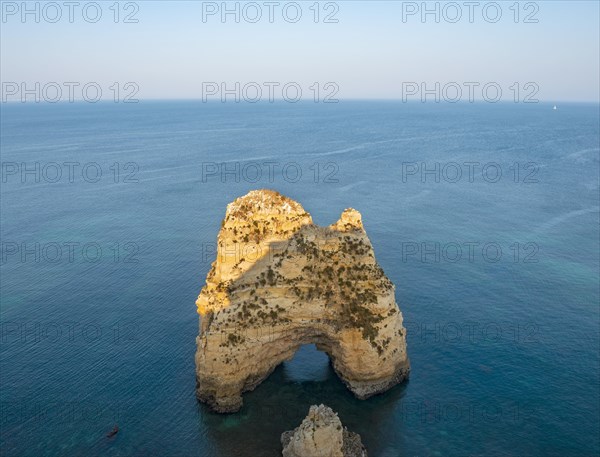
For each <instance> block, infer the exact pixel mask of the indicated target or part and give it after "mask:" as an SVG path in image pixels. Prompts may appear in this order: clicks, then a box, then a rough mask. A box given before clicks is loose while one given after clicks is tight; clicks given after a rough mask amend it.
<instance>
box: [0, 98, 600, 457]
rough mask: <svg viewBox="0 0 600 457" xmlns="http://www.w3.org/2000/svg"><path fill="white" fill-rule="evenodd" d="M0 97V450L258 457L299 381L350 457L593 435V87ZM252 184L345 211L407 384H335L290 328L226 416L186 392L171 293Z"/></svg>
mask: <svg viewBox="0 0 600 457" xmlns="http://www.w3.org/2000/svg"><path fill="white" fill-rule="evenodd" d="M0 109H1V160H2V170H1V171H2V182H1V199H0V203H1V208H0V209H1V215H2V218H1V228H0V232H1V238H2V240H1V241H2V252H1V255H2V259H1V266H0V273H1V296H0V303H1V311H0V321H1V322H0V324H1V325H0V328H1V335H0V340H1V346H0V386H1V387H0V402H1V414H0V420H1V434H0V454H1V455H2V456H6V457H9V456H31V457H43V456H69V457H70V456H82V457H83V456H85V457H92V456H115V457H116V456H128V457H129V456H132V457H133V456H140V457H141V456H161V457H176V456H177V457H188V456H189V457H192V456H194V457H195V456H198V457H199V456H202V457H205V456H206V457H275V456H278V455H281V451H282V448H281V444H280V435H281V433H282V432H284V431H286V430H291V429H293V428H295V427H297V426H298V425H299V424H300V422H301V421H302V419H303V418H304V417H305V416H306V414H307V413H308V409H309V407H310V405H313V404H321V403H323V404H326V405H328V406H330V407H331V408H332V409H334V410H335V411H336V412H337V413H338V414H339V417H340V419H341V421H342V423H343V424H344V425H345V426H347V427H348V429H349V430H351V431H354V432H357V433H359V434H360V435H361V437H362V441H363V443H364V445H365V446H366V448H367V450H368V453H369V456H370V457H408V456H410V457H422V456H459V457H464V456H519V457H524V456H560V457H570V456H577V457H580V456H598V455H600V393H599V389H600V387H599V386H600V355H599V354H600V339H599V326H600V305H599V304H600V297H599V286H600V284H599V255H600V254H599V252H600V249H599V238H600V225H599V211H600V209H599V205H600V203H599V200H600V198H599V169H600V164H599V157H600V149H599V144H600V109H599V105H598V104H591V103H590V104H585V103H581V104H578V103H562V104H559V105H558V106H557V109H553V104H547V103H534V104H525V103H519V104H515V103H485V102H481V103H458V104H451V103H433V102H432V103H418V102H413V103H402V102H401V101H359V100H356V101H340V102H339V103H331V104H324V103H320V104H315V103H312V102H299V103H285V102H275V103H258V104H251V103H234V102H228V103H218V102H213V103H202V102H201V101H192V100H190V101H140V102H139V103H131V104H127V103H112V102H99V103H95V104H94V103H85V102H81V103H57V104H43V103H42V104H36V103H24V104H21V103H5V104H2V106H1V107H0ZM262 188H268V189H274V190H277V191H279V192H281V193H282V194H284V195H286V196H288V197H290V198H292V199H294V200H297V201H298V202H300V203H301V204H302V205H303V206H304V208H305V209H306V210H307V211H308V212H310V213H311V214H312V217H313V220H314V222H315V223H316V224H319V225H329V224H331V223H333V222H335V221H336V220H337V219H338V218H339V216H340V214H341V213H342V211H343V210H344V209H345V208H348V207H352V208H355V209H357V210H358V211H360V212H361V214H362V218H363V222H364V226H365V229H366V231H367V234H368V236H369V238H370V240H371V242H372V244H373V247H374V250H375V255H376V258H377V260H378V262H379V263H380V265H381V266H382V268H383V270H384V271H385V273H386V274H387V276H388V277H389V278H390V279H391V281H392V282H393V283H394V284H395V286H396V300H397V302H398V304H399V307H400V310H401V311H402V314H403V317H404V325H405V327H406V329H407V346H408V355H409V358H410V363H411V373H410V380H409V381H408V382H405V383H403V384H401V385H398V386H396V387H394V388H392V389H391V390H389V391H388V392H386V393H384V394H381V395H377V396H375V397H372V398H370V399H367V400H358V399H356V398H355V397H354V396H353V395H352V393H351V392H349V391H348V390H347V389H346V388H345V386H344V385H343V384H342V382H341V381H340V380H339V379H338V378H337V377H336V375H335V373H334V372H333V370H332V368H331V365H330V363H329V360H328V357H327V355H326V354H324V353H322V352H319V351H317V349H316V348H315V346H313V345H306V346H302V347H301V348H299V350H298V352H297V353H296V354H295V356H294V358H293V359H291V360H289V361H287V362H284V363H283V364H281V365H280V366H279V367H278V368H277V369H276V370H275V371H274V373H273V374H272V375H271V376H270V377H269V378H268V379H267V380H265V381H264V382H263V383H262V384H261V385H259V386H258V387H257V388H256V389H255V390H254V391H252V392H248V393H246V394H244V406H243V408H242V409H241V410H240V411H239V412H238V413H235V414H226V415H221V414H215V413H213V412H211V411H210V410H209V409H208V408H207V407H206V406H205V405H203V404H200V403H198V401H197V400H196V398H195V371H194V352H195V349H196V346H195V344H196V341H195V340H196V336H197V334H198V320H199V316H198V314H197V313H196V306H195V304H194V302H195V300H196V297H197V296H198V294H199V292H200V290H201V288H202V286H203V284H204V281H205V277H206V274H207V272H208V271H209V269H210V265H211V262H212V261H213V260H214V259H215V249H216V238H217V234H218V232H219V228H220V224H221V220H222V219H223V216H224V214H225V209H226V206H227V204H228V203H229V202H231V201H233V200H234V199H235V198H237V197H239V196H242V195H244V194H246V193H247V192H248V191H250V190H253V189H262ZM115 426H118V429H119V431H118V433H117V434H116V435H114V436H112V437H108V436H107V435H109V434H110V432H111V430H113V428H114V427H115Z"/></svg>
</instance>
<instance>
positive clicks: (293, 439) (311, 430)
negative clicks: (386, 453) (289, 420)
mask: <svg viewBox="0 0 600 457" xmlns="http://www.w3.org/2000/svg"><path fill="white" fill-rule="evenodd" d="M281 444H282V445H283V457H367V450H366V449H365V447H364V446H363V444H362V442H361V440H360V435H358V434H357V433H353V432H349V431H348V429H347V428H346V427H342V422H341V421H340V418H339V417H338V416H337V414H336V413H334V412H333V410H332V409H331V408H329V407H327V406H325V405H320V406H317V405H313V406H311V407H310V410H309V411H308V416H306V418H305V419H304V420H303V421H302V424H300V426H299V427H297V428H296V429H294V430H292V431H289V432H284V433H283V434H282V435H281Z"/></svg>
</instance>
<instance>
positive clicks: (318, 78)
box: [0, 1, 600, 103]
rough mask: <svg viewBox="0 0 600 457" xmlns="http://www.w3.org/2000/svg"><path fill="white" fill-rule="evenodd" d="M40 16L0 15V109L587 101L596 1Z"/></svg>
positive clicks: (132, 6) (43, 6) (192, 5)
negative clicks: (37, 100) (135, 102)
mask: <svg viewBox="0 0 600 457" xmlns="http://www.w3.org/2000/svg"><path fill="white" fill-rule="evenodd" d="M51 3H52V2H26V3H25V5H26V8H27V9H29V10H30V11H31V12H29V13H27V14H25V16H23V15H22V13H23V11H22V9H23V8H22V2H20V1H19V2H4V1H3V2H2V22H1V23H0V27H1V31H0V41H1V44H0V51H1V56H0V64H1V65H0V79H1V80H2V95H3V100H5V99H6V100H19V97H20V96H21V95H22V94H21V91H22V90H24V89H27V88H29V89H31V88H34V89H33V90H34V91H35V90H36V89H35V87H36V86H35V85H36V83H39V84H40V89H39V91H38V92H39V93H41V98H42V100H45V99H53V98H56V97H59V95H58V92H56V95H54V91H55V90H56V87H55V85H58V86H60V87H61V90H62V91H63V93H62V94H61V95H60V100H64V99H66V98H67V97H68V95H67V94H68V93H69V86H68V85H65V83H72V85H71V90H72V96H73V97H75V98H76V99H79V98H81V97H82V96H83V95H82V94H83V86H85V85H86V84H88V83H93V86H94V87H99V88H100V89H101V93H102V98H105V99H110V98H111V97H112V98H115V97H116V98H119V99H123V98H125V97H127V96H129V97H130V98H135V99H201V98H202V97H204V98H205V99H207V100H213V99H215V100H217V99H221V98H222V97H223V96H225V97H226V99H227V97H229V100H234V99H235V97H236V96H237V97H240V99H241V100H246V99H250V100H253V99H257V98H258V99H260V100H264V99H267V98H268V97H270V96H272V97H273V98H275V99H281V98H282V97H283V98H285V97H289V98H294V97H295V96H296V94H297V92H296V91H297V90H298V89H299V90H300V92H301V93H302V97H303V98H305V99H306V98H308V99H310V98H315V97H317V98H318V99H320V100H321V99H324V98H325V97H329V99H403V98H404V99H405V100H419V99H421V98H422V97H423V96H425V97H429V98H428V99H429V100H434V99H435V97H438V98H439V99H440V100H441V101H444V100H446V101H447V100H456V99H457V100H460V101H463V100H464V101H468V100H469V98H471V97H472V98H473V99H476V100H480V99H482V98H484V99H486V100H488V99H493V98H495V97H496V96H497V95H498V94H501V95H500V96H501V99H502V100H505V101H523V100H526V99H529V100H540V101H545V102H554V103H556V102H561V101H589V102H598V101H599V99H600V88H599V86H600V76H599V74H600V70H599V67H600V64H599V59H600V57H599V56H600V32H599V30H600V28H599V17H600V11H599V4H600V2H598V1H538V2H514V1H508V2H471V3H469V2H460V1H459V2H425V3H423V2H400V1H397V2H396V1H368V2H367V1H337V2H314V1H307V2H302V1H301V2H285V1H283V2H282V1H278V2H271V3H269V2H267V1H258V2H225V3H223V2H192V1H183V2H162V1H137V2H114V1H108V2H102V1H100V2H97V3H95V4H94V3H93V2H75V3H76V6H73V7H69V6H68V5H66V4H65V2H62V1H58V2H54V3H52V4H51ZM70 8H73V9H72V11H70ZM223 9H228V10H230V11H233V12H231V13H229V14H226V15H225V16H224V17H223V16H222V15H221V13H222V11H223ZM236 9H237V12H235V11H236ZM424 9H427V10H429V11H431V12H429V13H428V14H426V15H425V16H422V13H423V10H424ZM436 9H437V11H436ZM98 12H100V13H101V16H100V17H99V18H98V17H97V15H98ZM59 13H60V16H58V14H59ZM70 13H71V17H69V16H70ZM117 13H118V15H117ZM258 13H260V16H258ZM298 14H300V16H298ZM115 20H116V22H115ZM49 83H50V86H47V88H46V89H44V90H46V92H45V93H44V92H43V91H42V88H43V87H44V86H46V85H48V84H49ZM115 83H116V84H117V85H116V86H115ZM128 83H129V85H128ZM236 83H239V88H238V86H236ZM74 84H77V85H76V86H75V85H74ZM438 84H439V85H438ZM94 87H92V89H94ZM111 87H112V89H111ZM284 87H285V90H284ZM484 88H485V90H484ZM259 89H260V92H259ZM87 90H89V88H88V89H87ZM459 90H460V91H459ZM227 91H229V95H227ZM117 92H118V94H117ZM87 96H88V97H94V93H93V90H92V94H91V95H90V93H89V92H88V93H87ZM32 97H33V96H32ZM426 99H427V98H426Z"/></svg>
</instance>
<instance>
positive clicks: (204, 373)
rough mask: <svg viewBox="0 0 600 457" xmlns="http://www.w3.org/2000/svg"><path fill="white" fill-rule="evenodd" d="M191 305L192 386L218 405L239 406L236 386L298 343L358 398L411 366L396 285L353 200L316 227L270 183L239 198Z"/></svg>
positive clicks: (260, 374) (244, 386) (221, 408)
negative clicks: (195, 317) (327, 363)
mask: <svg viewBox="0 0 600 457" xmlns="http://www.w3.org/2000/svg"><path fill="white" fill-rule="evenodd" d="M196 305H197V307H198V313H199V314H200V334H199V336H198V337H197V338H196V344H197V351H196V381H197V382H196V396H197V397H198V399H199V400H201V401H203V402H206V403H208V404H209V405H210V406H211V407H212V408H213V409H214V410H215V411H218V412H235V411H237V410H238V409H240V408H241V406H242V392H245V391H248V390H252V389H254V388H255V387H256V386H257V385H258V384H260V383H261V382H262V381H263V380H264V379H265V378H266V377H267V376H269V374H270V373H271V372H272V371H273V370H274V369H275V367H277V365H279V364H280V363H282V362H283V361H285V360H289V359H291V358H292V357H293V356H294V353H295V352H296V351H297V350H298V349H299V348H300V346H302V345H304V344H315V345H316V346H317V349H319V350H321V351H324V352H326V353H327V354H328V355H329V357H330V360H331V362H332V365H333V369H334V370H335V372H336V373H337V374H338V376H339V377H340V378H341V379H342V381H343V382H344V383H345V384H346V386H348V388H349V389H350V390H351V391H352V392H353V393H354V394H355V395H356V396H357V397H358V398H361V399H365V398H368V397H370V396H371V395H374V394H377V393H381V392H384V391H386V390H387V389H389V388H390V387H392V386H394V385H395V384H397V383H399V382H401V381H403V380H404V379H405V378H406V377H407V376H408V373H409V362H408V357H407V354H406V330H405V329H404V327H403V326H402V314H401V313H400V310H399V309H398V305H397V304H396V301H395V295H394V285H393V284H392V283H391V281H390V280H389V279H388V278H387V277H386V276H385V274H384V273H383V270H382V269H381V267H380V266H379V265H378V264H377V262H376V260H375V256H374V253H373V247H372V246H371V242H370V241H369V238H368V237H367V234H366V233H365V231H364V228H363V225H362V220H361V215H360V213H359V212H358V211H356V210H354V209H346V210H345V211H344V212H343V213H342V215H341V217H340V219H339V220H338V221H337V222H336V223H334V224H332V225H330V226H328V227H319V226H317V225H314V224H313V223H312V218H311V216H310V214H309V213H307V212H306V211H305V210H304V208H302V206H301V205H300V204H299V203H298V202H295V201H294V200H291V199H289V198H287V197H285V196H283V195H281V194H279V193H277V192H274V191H271V190H255V191H251V192H249V193H248V194H247V195H245V196H243V197H240V198H237V199H236V200H235V201H233V202H232V203H230V204H229V205H228V206H227V211H226V214H225V218H224V219H223V222H222V225H221V230H220V232H219V235H218V240H217V258H216V260H215V261H214V262H213V263H212V267H211V269H210V271H209V273H208V275H207V277H206V285H205V286H204V287H203V288H202V291H201V292H200V295H199V297H198V300H197V301H196Z"/></svg>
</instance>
